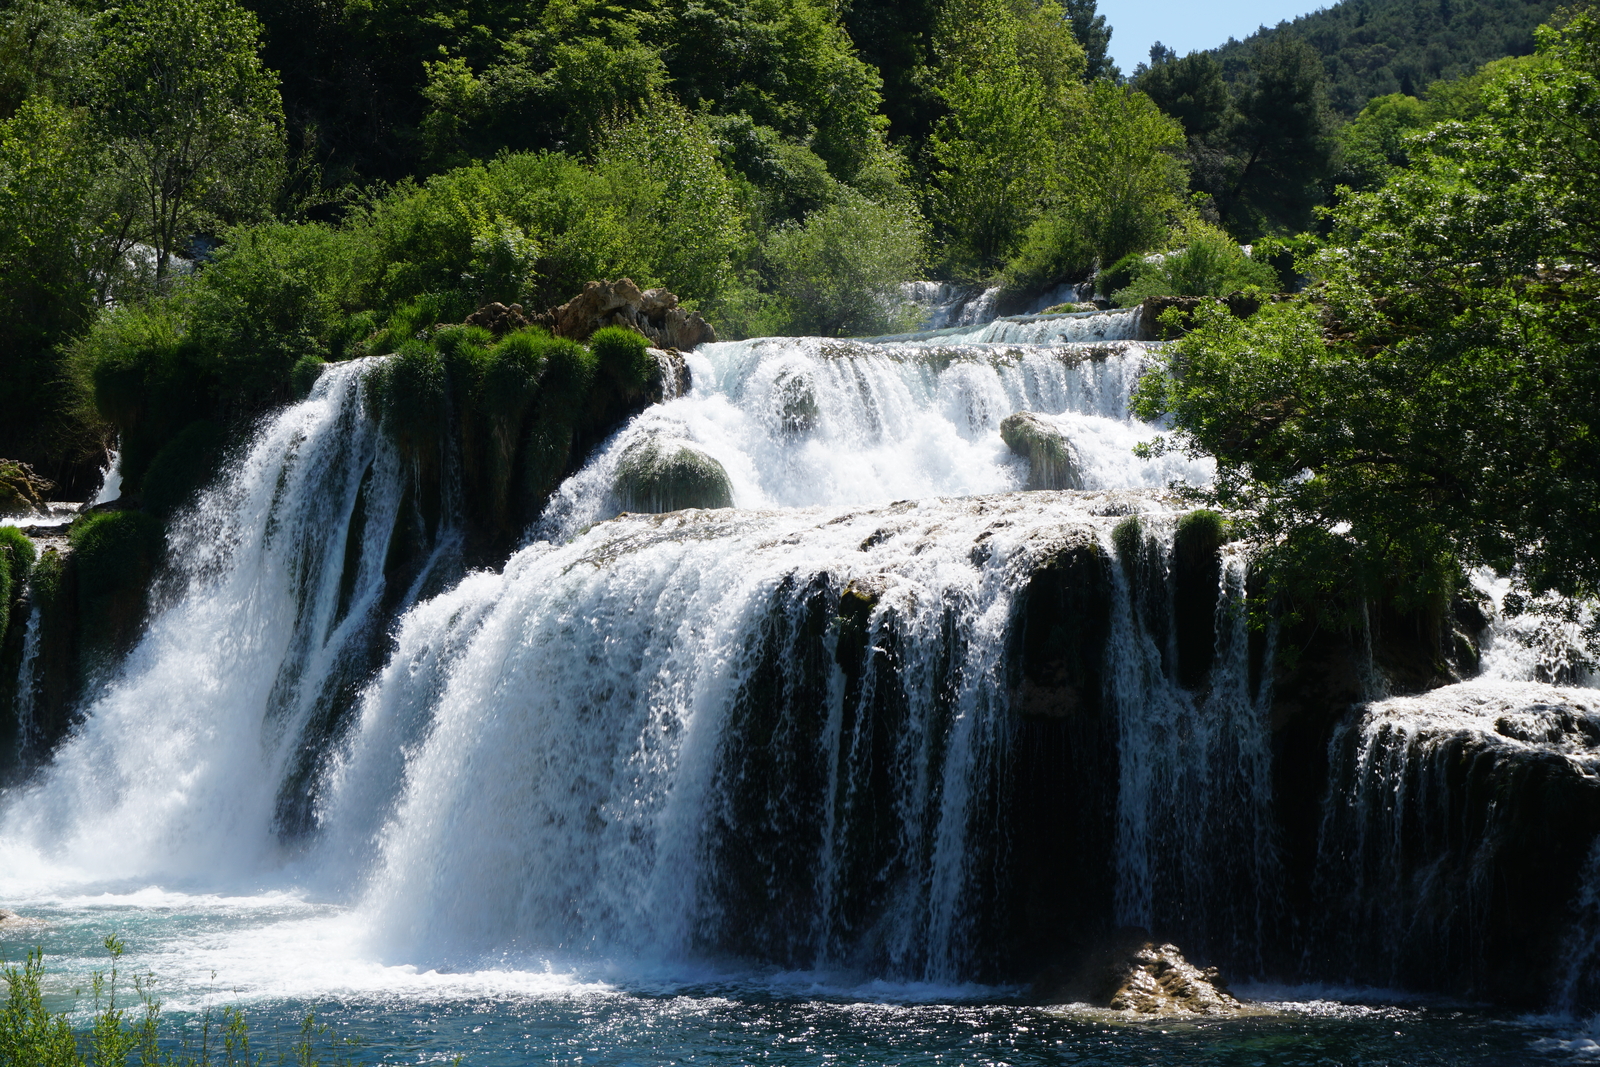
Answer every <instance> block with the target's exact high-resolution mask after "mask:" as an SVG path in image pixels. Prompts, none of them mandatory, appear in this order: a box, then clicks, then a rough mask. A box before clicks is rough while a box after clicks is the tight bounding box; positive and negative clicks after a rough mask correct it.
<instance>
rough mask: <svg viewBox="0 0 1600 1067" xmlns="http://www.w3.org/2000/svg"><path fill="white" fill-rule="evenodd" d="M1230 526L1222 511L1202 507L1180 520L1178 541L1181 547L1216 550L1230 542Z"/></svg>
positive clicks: (1207, 550) (1204, 551) (1206, 550)
mask: <svg viewBox="0 0 1600 1067" xmlns="http://www.w3.org/2000/svg"><path fill="white" fill-rule="evenodd" d="M1230 526H1231V524H1230V523H1229V522H1228V520H1227V519H1226V518H1225V517H1224V516H1223V515H1221V514H1220V513H1218V512H1215V511H1211V510H1209V509H1207V508H1200V509H1198V510H1196V511H1191V512H1189V514H1187V515H1185V516H1184V517H1183V518H1181V519H1179V520H1178V532H1177V534H1176V543H1177V545H1178V546H1179V547H1180V548H1186V549H1187V548H1193V549H1194V550H1197V551H1199V552H1202V553H1207V552H1215V551H1216V550H1217V549H1218V548H1220V547H1222V546H1223V545H1224V544H1226V543H1227V542H1228V540H1229V532H1230Z"/></svg>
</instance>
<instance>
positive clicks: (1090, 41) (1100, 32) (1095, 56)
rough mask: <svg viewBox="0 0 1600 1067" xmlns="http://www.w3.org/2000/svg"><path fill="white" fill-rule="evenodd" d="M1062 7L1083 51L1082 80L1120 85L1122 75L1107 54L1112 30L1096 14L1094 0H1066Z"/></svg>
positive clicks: (1104, 18) (1103, 18)
mask: <svg viewBox="0 0 1600 1067" xmlns="http://www.w3.org/2000/svg"><path fill="white" fill-rule="evenodd" d="M1061 6H1062V8H1063V9H1064V10H1065V11H1066V13H1067V18H1068V19H1069V20H1071V22H1072V36H1074V37H1076V38H1077V39H1078V44H1079V45H1081V46H1082V47H1083V56H1084V69H1083V76H1084V77H1085V78H1089V79H1095V78H1107V79H1110V80H1111V81H1120V80H1121V78H1122V71H1121V70H1119V69H1118V67H1117V65H1116V63H1115V62H1113V61H1112V59H1111V56H1110V55H1109V54H1108V53H1107V49H1109V48H1110V47H1111V27H1110V26H1107V25H1106V17H1105V16H1104V15H1101V14H1097V13H1096V12H1095V0H1066V2H1065V3H1063V4H1062V5H1061Z"/></svg>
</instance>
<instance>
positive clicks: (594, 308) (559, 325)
mask: <svg viewBox="0 0 1600 1067" xmlns="http://www.w3.org/2000/svg"><path fill="white" fill-rule="evenodd" d="M541 321H544V322H545V323H547V324H548V325H549V327H550V330H551V332H552V333H554V334H555V335H556V336H557V337H569V338H571V339H572V340H574V341H585V340H588V338H589V335H590V334H592V333H594V332H595V331H596V330H598V329H600V328H602V327H604V326H626V327H628V328H629V329H633V330H637V331H639V332H640V333H642V334H644V336H645V337H647V338H649V339H650V342H651V343H652V344H653V345H655V346H656V347H659V348H676V349H679V350H683V351H687V350H689V349H692V348H694V347H696V346H697V345H700V344H704V343H707V342H710V341H715V340H716V339H717V331H716V330H714V329H712V327H711V325H710V324H709V323H708V322H706V320H705V319H703V318H701V317H700V314H699V312H694V311H687V310H685V309H684V308H681V307H679V306H678V298H677V297H676V296H674V295H672V294H671V293H669V292H668V291H667V290H665V289H647V290H645V291H643V292H641V291H640V290H639V287H638V286H637V285H635V284H634V283H633V280H632V279H631V278H619V279H617V280H616V281H594V282H590V283H588V284H587V285H585V286H584V287H583V292H581V293H579V294H578V295H577V296H575V297H573V298H572V299H571V300H568V301H567V302H566V303H565V304H562V305H561V306H560V307H556V308H551V309H550V311H549V312H548V313H547V314H546V315H544V316H542V317H541Z"/></svg>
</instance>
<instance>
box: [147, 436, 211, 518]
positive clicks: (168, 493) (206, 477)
mask: <svg viewBox="0 0 1600 1067" xmlns="http://www.w3.org/2000/svg"><path fill="white" fill-rule="evenodd" d="M226 444H227V433H226V432H225V431H224V430H223V428H222V427H221V426H220V425H218V424H217V423H215V422H212V421H211V420H209V419H200V420H197V421H195V422H192V423H190V424H189V425H188V426H186V427H184V428H183V429H182V430H180V431H179V432H178V434H177V435H176V436H174V437H173V438H172V440H170V441H168V442H167V443H166V445H164V446H163V447H162V449H161V451H160V452H157V453H156V455H155V458H154V459H152V460H151V461H150V466H149V468H148V469H147V470H146V471H145V474H144V481H143V493H142V500H143V503H144V507H145V510H146V511H148V512H150V513H151V514H152V515H156V516H159V517H161V518H163V519H165V518H166V517H168V516H170V515H171V514H173V513H174V512H176V511H177V510H178V509H179V508H181V507H183V506H184V505H185V504H187V503H188V502H189V500H190V499H191V498H192V497H194V496H195V494H197V493H198V492H199V491H200V490H201V488H203V487H204V486H205V484H206V483H207V482H209V481H210V480H211V477H212V475H213V473H214V472H215V471H216V469H217V466H218V464H219V463H220V462H221V459H222V454H223V450H224V448H225V446H226Z"/></svg>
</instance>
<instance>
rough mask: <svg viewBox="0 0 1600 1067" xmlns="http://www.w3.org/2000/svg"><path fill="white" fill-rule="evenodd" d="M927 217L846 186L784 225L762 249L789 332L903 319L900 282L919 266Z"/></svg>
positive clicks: (832, 330) (827, 331) (872, 326)
mask: <svg viewBox="0 0 1600 1067" xmlns="http://www.w3.org/2000/svg"><path fill="white" fill-rule="evenodd" d="M922 241H923V235H922V226H921V221H920V220H919V219H918V218H917V217H916V216H915V215H914V214H912V213H911V212H909V211H907V210H904V209H900V208H895V207H884V206H882V205H879V204H874V203H873V202H872V201H870V200H868V199H866V198H865V197H863V196H861V195H859V194H855V193H849V192H846V193H845V194H844V195H843V196H841V198H840V200H839V201H838V202H837V203H835V204H832V205H830V206H829V207H826V208H824V209H823V210H821V211H819V212H816V213H815V214H813V215H812V216H811V217H810V218H808V219H806V221H805V223H804V225H801V226H793V227H786V228H784V229H780V230H778V231H777V232H776V233H774V234H773V235H772V237H771V238H770V239H768V241H767V244H766V247H765V248H764V249H763V254H764V256H765V257H766V260H767V263H768V266H769V268H770V270H771V273H772V276H773V281H774V287H775V289H776V290H777V293H778V295H779V297H780V299H782V300H783V301H784V302H785V304H786V305H787V308H788V318H789V323H788V325H789V328H790V330H791V332H795V333H805V334H820V335H823V336H843V335H849V334H856V335H862V334H872V333H887V332H889V331H890V330H892V329H894V328H895V327H896V326H897V325H899V323H897V322H896V321H895V309H896V308H897V307H898V306H899V296H900V283H901V282H904V281H906V280H907V279H910V278H915V277H917V276H918V275H919V274H920V273H921V269H922V258H923V243H922Z"/></svg>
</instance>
